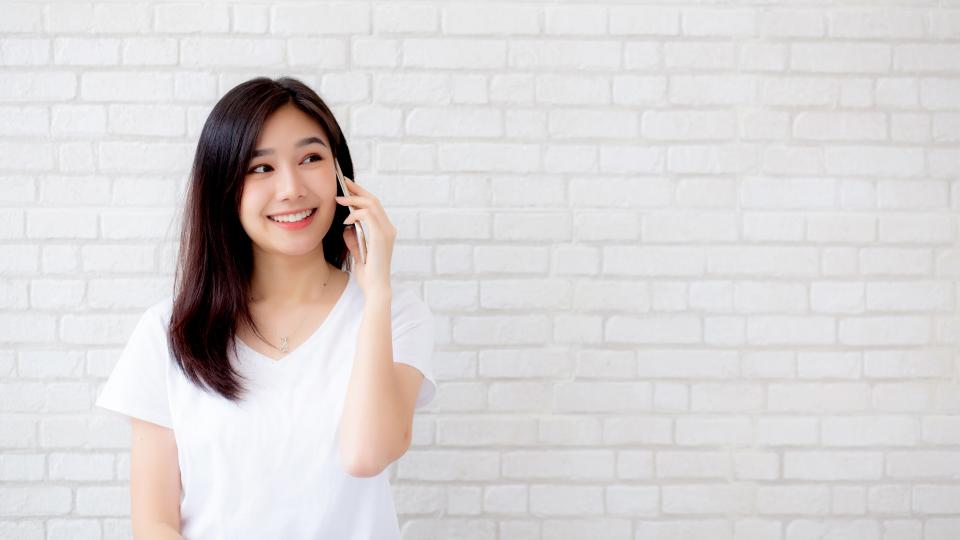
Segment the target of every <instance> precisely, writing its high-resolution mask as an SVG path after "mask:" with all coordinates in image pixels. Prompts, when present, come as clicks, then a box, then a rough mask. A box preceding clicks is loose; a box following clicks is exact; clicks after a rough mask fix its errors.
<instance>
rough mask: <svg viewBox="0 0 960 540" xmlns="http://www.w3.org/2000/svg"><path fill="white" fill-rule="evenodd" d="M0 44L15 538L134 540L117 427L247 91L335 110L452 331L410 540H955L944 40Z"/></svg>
mask: <svg viewBox="0 0 960 540" xmlns="http://www.w3.org/2000/svg"><path fill="white" fill-rule="evenodd" d="M0 13H2V15H0V64H2V71H0V272H2V279H0V342H2V348H0V450H2V454H0V537H2V538H24V539H62V538H69V539H78V540H85V539H100V538H104V539H107V538H110V539H112V538H128V537H129V535H130V533H129V517H128V516H129V488H128V479H129V451H128V448H129V446H128V444H129V426H128V423H127V422H125V421H124V420H123V419H122V418H119V417H115V416H112V415H109V414H107V413H105V412H104V411H98V410H94V408H93V401H94V398H95V397H96V395H97V394H98V392H99V387H100V386H99V385H100V384H102V382H103V380H104V378H105V377H106V376H107V375H108V374H109V373H110V371H111V369H112V367H113V364H114V362H115V360H116V358H117V355H118V354H119V351H120V350H121V348H122V346H123V344H124V342H125V341H126V339H127V337H128V336H129V333H130V331H131V330H132V328H133V325H134V324H135V323H136V320H137V318H138V317H139V315H140V314H141V313H142V311H143V310H144V309H145V308H146V306H148V305H150V304H151V303H153V302H155V301H156V300H158V299H159V298H161V297H162V296H163V295H165V294H167V292H168V290H169V288H170V284H171V280H172V269H173V261H174V255H175V251H176V240H177V226H178V216H177V212H178V210H179V205H180V204H181V202H182V201H181V199H180V197H181V194H182V190H183V184H184V182H185V180H186V175H187V174H188V172H189V167H190V162H191V159H192V157H193V151H194V149H195V145H196V140H197V137H198V134H199V130H200V129H201V127H202V125H203V122H204V120H205V118H206V115H207V113H208V112H209V110H210V108H211V107H212V105H213V104H214V103H215V102H216V101H217V99H219V97H220V96H222V95H223V93H225V92H226V91H227V90H229V89H230V88H232V87H233V86H234V85H236V84H237V83H239V82H241V81H244V80H247V79H249V78H252V77H255V76H260V75H266V76H271V77H276V76H280V75H291V76H295V77H298V78H301V79H302V80H303V81H304V82H306V83H307V84H309V85H310V86H311V87H313V88H314V89H316V90H317V91H318V92H319V93H320V95H321V96H322V97H323V98H324V99H325V100H327V102H328V103H329V105H330V106H331V107H332V109H333V110H334V112H335V113H336V115H337V118H338V119H339V121H340V122H341V125H342V126H343V128H344V130H345V132H346V135H347V138H348V141H349V144H350V147H351V151H352V153H353V157H354V160H355V164H356V171H357V172H356V178H357V181H358V182H359V183H360V184H361V185H364V186H367V187H369V188H370V189H371V190H372V191H374V192H375V193H376V194H377V195H378V196H379V197H380V198H381V200H382V201H383V203H384V205H385V206H386V207H387V210H388V214H389V216H390V218H391V220H393V222H394V223H395V224H396V226H397V228H398V230H399V236H398V239H397V245H396V249H395V252H394V260H393V270H394V272H395V277H396V279H397V282H398V283H401V284H403V285H406V286H411V287H414V288H415V290H417V292H418V293H419V294H421V295H422V297H423V298H424V299H425V300H426V301H427V302H428V303H429V305H430V307H431V309H432V310H433V312H434V314H435V316H436V321H437V352H436V356H435V358H434V359H435V362H436V371H437V375H438V378H439V379H440V389H439V393H438V396H437V399H436V400H435V401H434V402H433V403H432V404H431V405H430V406H429V407H428V408H427V409H425V410H424V411H422V412H420V411H418V415H417V417H416V422H415V427H416V430H415V435H414V441H413V446H412V448H411V449H410V450H409V452H408V453H407V454H406V455H405V456H404V457H403V458H402V459H401V460H400V461H399V462H397V463H396V464H395V465H394V466H392V467H391V476H392V477H393V478H394V480H393V486H394V493H395V496H396V501H397V508H398V511H399V513H400V519H401V525H402V528H403V533H404V538H408V539H420V538H461V539H500V540H513V539H528V538H531V539H539V538H543V539H551V540H552V539H579V538H598V539H605V540H606V539H613V540H618V539H631V540H641V539H642V540H647V539H658V540H698V539H704V540H725V539H729V540H733V539H736V540H753V539H756V540H761V539H762V540H768V539H769V540H781V539H784V540H807V539H815V538H816V539H821V538H822V539H833V540H839V539H844V540H847V539H849V540H948V539H955V538H958V537H960V382H958V376H960V360H958V352H957V351H958V344H960V316H958V309H957V295H958V285H957V277H958V276H960V245H958V237H960V232H958V220H957V210H960V172H958V171H960V4H958V3H957V2H935V1H931V2H923V1H917V2H907V1H902V2H869V3H863V4H861V5H857V4H856V3H854V2H847V1H843V2H841V1H834V2H831V1H827V0H823V1H819V2H788V3H776V2H729V1H716V2H687V3H659V4H656V3H645V4H642V5H641V4H634V3H631V2H607V3H603V2H581V3H577V2H565V1H562V2H545V1H544V2H537V1H531V2H509V3H492V2H471V3H447V2H416V3H406V2H337V3H324V2H309V3H291V2H285V3H282V4H279V3H278V4H267V3H260V2H256V3H255V2H236V3H227V2H214V3H208V4H207V5H200V4H196V3H190V4H181V3H176V4H174V3H167V2H136V3H115V2H104V3H95V4H83V3H74V2H69V3H66V2H65V3H44V2H26V3H11V2H4V3H2V4H0ZM265 511H268V509H265Z"/></svg>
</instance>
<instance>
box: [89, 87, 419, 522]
mask: <svg viewBox="0 0 960 540" xmlns="http://www.w3.org/2000/svg"><path fill="white" fill-rule="evenodd" d="M335 163H339V164H340V167H341V168H342V171H343V175H344V177H345V178H346V180H347V181H349V184H344V185H349V188H348V189H349V191H350V192H351V196H349V197H346V198H345V199H344V198H340V197H338V196H342V195H344V193H343V192H342V189H341V184H340V183H339V182H338V180H337V174H336V167H335ZM352 176H353V164H352V162H351V159H350V152H349V150H348V148H347V144H346V141H345V139H344V136H343V134H342V132H341V131H340V127H339V125H338V124H337V122H336V120H335V119H334V117H333V114H332V113H331V112H330V110H329V108H327V106H326V105H325V104H324V103H323V101H322V100H321V99H320V97H319V96H317V95H316V94H315V93H314V92H313V91H312V90H311V89H309V88H308V87H306V86H305V85H303V84H302V83H300V82H299V81H297V80H294V79H290V78H281V79H277V80H271V79H267V78H262V77H261V78H256V79H253V80H250V81H247V82H245V83H243V84H240V85H239V86H237V87H236V88H234V89H232V90H230V91H229V92H228V93H227V94H226V95H224V96H223V98H222V99H221V100H220V101H219V102H218V103H217V104H216V105H215V106H214V107H213V110H212V111H211V113H210V116H209V117H208V119H207V122H206V124H205V125H204V128H203V131H202V133H201V135H200V139H199V142H198V145H197V152H196V157H195V160H194V163H193V170H192V173H191V182H190V186H189V191H188V193H187V197H186V202H185V216H184V220H183V223H184V225H183V227H184V228H183V233H182V237H181V246H180V252H179V257H180V258H179V262H178V266H177V273H176V279H175V291H174V294H173V295H171V296H170V297H168V298H166V299H164V300H162V301H160V302H157V303H156V304H154V305H153V306H151V307H150V308H149V309H148V310H147V311H146V312H145V313H144V314H143V316H142V317H141V319H140V321H139V323H138V324H137V326H136V328H135V329H134V331H133V335H132V336H131V337H130V339H129V341H128V343H127V346H126V347H125V349H124V351H123V353H122V355H121V357H120V359H119V360H118V361H117V365H116V367H115V368H114V372H113V373H112V374H111V376H110V378H109V379H108V381H107V384H106V385H105V387H104V389H103V391H102V393H101V395H100V396H99V398H98V400H97V405H99V406H101V407H104V408H106V409H110V410H113V411H117V412H120V413H122V414H125V415H128V416H130V417H131V418H133V419H134V423H133V425H134V431H133V433H134V445H133V447H132V450H131V466H132V469H131V493H132V495H133V504H132V506H131V508H132V510H133V521H134V529H135V531H138V532H137V537H140V536H144V537H149V536H150V533H152V532H157V531H159V530H160V529H161V528H163V529H164V530H170V529H171V528H172V529H174V530H178V532H180V533H181V534H182V535H183V538H186V539H188V540H193V539H206V538H233V539H241V540H243V539H254V538H257V539H260V538H343V539H357V540H359V539H374V538H376V539H396V538H399V527H398V523H397V516H396V511H395V507H394V504H393V498H392V492H391V489H390V485H389V481H388V478H387V474H386V472H385V467H386V465H387V464H389V463H390V462H392V461H394V460H396V459H398V458H399V457H400V456H401V455H402V454H403V453H404V452H405V451H406V449H407V448H408V447H409V444H410V439H411V435H410V432H411V424H412V416H413V411H414V409H415V408H419V407H423V406H424V405H426V404H427V403H429V402H430V401H431V400H432V399H433V397H434V395H435V393H436V382H435V378H434V375H433V369H432V367H431V363H430V361H431V358H432V352H433V335H434V327H433V321H432V313H431V312H430V310H429V308H428V307H427V305H426V304H425V303H424V302H423V301H422V300H420V299H419V298H418V297H417V296H416V295H414V294H413V293H412V292H410V291H407V290H400V291H393V290H392V289H391V288H390V287H389V279H388V278H389V258H390V252H391V250H392V246H393V244H392V238H393V235H394V234H395V229H394V228H393V227H392V225H391V224H390V222H389V220H388V218H387V215H386V212H385V211H384V209H383V207H382V206H381V205H380V204H379V201H378V200H377V199H376V197H375V196H374V195H373V194H372V193H371V192H370V191H368V190H367V189H366V188H364V187H363V186H361V185H360V184H358V183H356V182H354V181H353V180H350V179H349V178H350V177H352ZM348 202H349V205H350V206H348V204H347V203H348ZM351 206H352V207H354V208H355V209H356V210H354V211H353V213H351V211H350V209H349V208H350V207H351ZM351 219H363V220H364V223H365V224H366V223H368V222H369V224H370V226H371V227H372V228H373V230H376V231H377V234H376V235H374V236H373V238H372V239H371V240H372V242H371V243H369V244H368V247H369V248H370V249H369V251H368V257H367V260H366V262H365V263H363V264H357V265H356V267H354V266H353V265H351V264H349V262H350V261H351V260H352V257H351V256H352V254H353V253H355V252H356V249H357V245H356V240H355V235H354V234H350V233H348V232H347V231H346V230H345V227H344V222H345V221H350V220H351ZM346 268H350V270H349V271H346V270H345V269H346ZM177 486H180V493H179V494H180V497H177V496H176V495H177V493H176V491H177Z"/></svg>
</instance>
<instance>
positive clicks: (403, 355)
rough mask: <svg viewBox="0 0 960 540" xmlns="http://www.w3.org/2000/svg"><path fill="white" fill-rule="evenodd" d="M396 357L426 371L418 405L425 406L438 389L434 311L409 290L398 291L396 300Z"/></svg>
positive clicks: (393, 313)
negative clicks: (434, 354) (434, 363)
mask: <svg viewBox="0 0 960 540" xmlns="http://www.w3.org/2000/svg"><path fill="white" fill-rule="evenodd" d="M391 306H392V310H391V311H392V313H391V315H392V323H393V324H392V327H391V334H392V336H393V361H394V362H402V363H404V364H410V365H411V366H413V367H415V368H417V369H418V370H420V373H422V374H423V383H422V384H421V385H420V394H418V395H417V402H416V406H415V407H414V408H416V409H419V408H421V407H425V406H426V405H427V404H428V403H430V402H431V401H433V398H434V396H435V395H436V393H437V380H436V376H435V375H434V371H433V339H434V338H433V332H434V328H433V313H432V312H431V311H430V308H429V307H428V306H427V304H426V302H424V301H423V300H421V299H420V298H419V297H418V296H417V295H416V294H414V293H413V292H411V291H409V290H402V291H400V292H398V293H396V294H395V296H394V299H393V301H392V304H391Z"/></svg>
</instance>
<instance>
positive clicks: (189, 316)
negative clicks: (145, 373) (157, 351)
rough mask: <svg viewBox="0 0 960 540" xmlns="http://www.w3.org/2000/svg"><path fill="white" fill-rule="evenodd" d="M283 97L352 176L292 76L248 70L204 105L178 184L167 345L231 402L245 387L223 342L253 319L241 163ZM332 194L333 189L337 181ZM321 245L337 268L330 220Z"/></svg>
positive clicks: (335, 129) (187, 369)
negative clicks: (313, 124)
mask: <svg viewBox="0 0 960 540" xmlns="http://www.w3.org/2000/svg"><path fill="white" fill-rule="evenodd" d="M288 103H291V104H293V105H295V106H296V107H297V108H299V109H300V110H301V111H303V112H304V113H306V114H307V115H309V116H310V117H311V118H313V119H314V120H316V121H317V122H318V123H319V124H320V127H321V128H322V129H323V131H324V134H325V135H326V136H327V140H328V141H329V142H330V149H331V151H332V153H333V156H334V158H335V159H336V160H337V162H339V164H340V168H341V170H342V171H343V174H344V175H345V176H347V177H349V178H353V162H352V161H351V159H350V150H349V148H348V147H347V142H346V139H345V138H344V136H343V132H342V131H341V130H340V125H339V124H338V123H337V120H336V118H335V117H334V116H333V113H332V112H331V111H330V109H329V108H328V107H327V105H326V103H324V102H323V100H322V99H320V96H318V95H317V93H316V92H314V91H313V90H311V89H310V88H309V87H308V86H306V85H305V84H304V83H302V82H300V81H299V80H297V79H293V78H290V77H281V78H278V79H275V80H274V79H269V78H267V77H257V78H255V79H251V80H248V81H246V82H243V83H241V84H239V85H237V86H235V87H234V88H232V89H231V90H230V91H229V92H227V93H226V94H225V95H224V96H223V97H222V98H220V101H218V102H217V103H216V105H214V107H213V110H212V111H211V112H210V115H209V116H208V117H207V121H206V122H205V123H204V125H203V131H202V132H201V133H200V139H199V141H198V142H197V151H196V154H195V155H194V159H193V167H192V169H191V172H190V178H189V185H188V186H187V195H186V200H185V203H184V209H183V210H184V216H183V224H182V227H183V228H182V230H181V234H180V250H179V253H178V257H177V267H176V271H175V277H174V300H173V312H172V316H171V318H170V323H169V327H168V329H167V334H168V345H169V347H170V351H171V353H172V354H173V356H174V357H175V359H176V362H177V364H178V365H179V367H180V369H181V371H182V372H183V373H184V375H185V376H186V377H187V378H188V379H189V380H191V381H192V382H193V383H194V384H196V385H197V386H199V387H201V388H204V389H205V390H206V389H209V390H212V391H214V392H216V393H218V394H220V395H221V396H223V397H224V398H226V399H229V400H231V401H239V400H240V399H242V394H243V393H245V392H246V388H245V386H244V385H243V384H242V383H241V379H242V376H241V375H240V374H239V373H238V372H237V371H236V369H235V368H234V366H232V365H231V364H230V360H229V357H228V356H227V350H228V349H227V347H228V346H233V347H236V342H235V340H234V336H235V334H236V331H237V328H238V326H239V323H245V324H246V325H247V326H248V327H250V328H254V329H255V328H256V324H255V323H254V321H253V318H252V316H251V314H250V309H249V302H248V301H249V296H250V280H251V276H252V274H253V246H252V240H251V239H250V237H249V236H248V235H247V233H246V231H245V230H244V229H243V226H242V225H241V223H240V198H241V195H242V193H243V183H244V178H245V172H246V166H247V164H248V163H249V162H250V159H251V158H252V154H253V150H254V146H255V145H256V143H257V140H258V138H259V134H260V131H261V129H262V128H263V124H264V122H265V121H266V120H267V118H268V117H269V116H270V115H271V114H272V113H273V112H274V111H276V110H277V109H279V108H280V107H281V106H283V105H286V104H288ZM337 194H338V195H343V192H342V191H341V190H340V186H339V183H338V185H337ZM349 213H350V210H349V209H348V208H347V207H346V206H343V205H339V204H338V205H336V211H335V213H334V216H333V223H343V220H344V219H346V218H347V216H348V215H349ZM323 254H324V258H325V259H326V260H327V261H328V262H329V263H330V264H332V265H334V266H335V267H337V268H341V269H343V268H345V267H346V266H347V265H349V259H350V256H349V250H348V249H347V246H346V243H345V242H344V241H343V233H342V231H341V230H339V229H338V228H337V227H333V226H331V227H330V230H329V231H327V234H326V235H325V236H324V238H323Z"/></svg>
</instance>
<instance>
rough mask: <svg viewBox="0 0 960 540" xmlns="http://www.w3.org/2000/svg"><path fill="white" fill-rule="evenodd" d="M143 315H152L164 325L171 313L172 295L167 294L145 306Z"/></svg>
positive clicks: (168, 320)
mask: <svg viewBox="0 0 960 540" xmlns="http://www.w3.org/2000/svg"><path fill="white" fill-rule="evenodd" d="M144 315H145V316H150V317H154V318H156V319H158V320H159V321H160V322H162V323H163V324H164V326H166V325H167V324H168V323H169V322H170V317H171V316H172V315H173V295H172V294H169V295H167V296H165V297H163V298H161V299H160V300H157V301H156V302H154V303H153V304H150V305H149V306H147V309H146V310H144Z"/></svg>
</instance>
